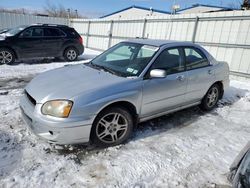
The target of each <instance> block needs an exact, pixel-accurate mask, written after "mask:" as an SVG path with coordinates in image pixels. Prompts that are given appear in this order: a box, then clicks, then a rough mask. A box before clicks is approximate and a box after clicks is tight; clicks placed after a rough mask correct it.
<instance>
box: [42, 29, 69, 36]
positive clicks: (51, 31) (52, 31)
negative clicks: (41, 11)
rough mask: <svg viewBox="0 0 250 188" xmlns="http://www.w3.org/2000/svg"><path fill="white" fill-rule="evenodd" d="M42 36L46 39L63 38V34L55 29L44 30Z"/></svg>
mask: <svg viewBox="0 0 250 188" xmlns="http://www.w3.org/2000/svg"><path fill="white" fill-rule="evenodd" d="M44 36H46V37H62V36H65V33H64V32H63V31H61V30H60V29H56V28H45V29H44Z"/></svg>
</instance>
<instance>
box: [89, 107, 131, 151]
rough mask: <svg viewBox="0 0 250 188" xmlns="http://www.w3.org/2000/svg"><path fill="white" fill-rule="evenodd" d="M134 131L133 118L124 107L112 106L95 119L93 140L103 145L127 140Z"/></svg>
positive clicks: (111, 144)
mask: <svg viewBox="0 0 250 188" xmlns="http://www.w3.org/2000/svg"><path fill="white" fill-rule="evenodd" d="M132 131H133V119H132V116H131V114H130V113H129V112H128V111H127V110H126V109H124V108H119V107H112V108H108V109H106V110H104V111H103V112H101V113H100V114H99V115H98V116H97V118H96V119H95V121H94V124H93V127H92V131H91V137H92V138H91V140H92V142H93V143H94V144H95V145H97V146H101V147H108V146H114V145H118V144H121V143H123V142H125V141H126V140H127V139H128V138H129V137H130V136H131V133H132Z"/></svg>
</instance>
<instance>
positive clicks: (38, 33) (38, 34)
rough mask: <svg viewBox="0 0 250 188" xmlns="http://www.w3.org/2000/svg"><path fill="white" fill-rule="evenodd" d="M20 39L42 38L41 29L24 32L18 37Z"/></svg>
mask: <svg viewBox="0 0 250 188" xmlns="http://www.w3.org/2000/svg"><path fill="white" fill-rule="evenodd" d="M20 36H21V37H25V38H26V37H42V36H43V29H42V28H30V29H27V30H25V31H24V32H23V33H21V35H20Z"/></svg>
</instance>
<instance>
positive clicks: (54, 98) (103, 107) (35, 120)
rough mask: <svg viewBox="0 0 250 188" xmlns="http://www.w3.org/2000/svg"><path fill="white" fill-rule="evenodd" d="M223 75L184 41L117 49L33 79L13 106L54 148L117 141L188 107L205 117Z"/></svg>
mask: <svg viewBox="0 0 250 188" xmlns="http://www.w3.org/2000/svg"><path fill="white" fill-rule="evenodd" d="M228 85H229V69H228V65H227V63H225V62H218V61H216V60H215V59H214V58H213V57H212V56H211V55H210V54H209V53H208V52H207V51H206V50H205V49H203V48H202V47H201V46H199V45H196V44H193V43H190V42H176V41H166V40H149V39H137V40H131V41H126V42H121V43H119V44H117V45H115V46H113V47H112V48H110V49H108V50H107V51H105V52H103V53H102V54H101V55H99V56H97V57H96V58H94V59H93V60H92V61H91V62H89V63H86V64H80V65H72V66H65V67H63V68H58V69H55V70H51V71H48V72H45V73H42V74H40V75H38V76H37V77H35V78H34V79H33V80H32V81H31V82H30V83H29V84H28V85H27V86H26V88H25V92H24V93H25V94H24V95H23V96H22V98H21V101H20V107H21V111H22V115H23V118H24V120H25V121H26V122H27V124H28V126H29V128H30V129H31V131H32V132H34V133H35V134H36V135H37V136H39V137H41V138H43V139H45V140H47V141H49V142H51V143H55V144H76V143H86V142H89V141H91V143H93V144H95V145H98V146H105V147H107V146H112V145H117V144H120V143H123V142H125V141H126V140H128V138H129V137H130V136H131V133H132V131H133V130H134V128H135V127H136V124H137V123H139V122H143V121H147V120H149V119H152V118H155V117H159V116H162V115H165V114H168V113H172V112H175V111H178V110H181V109H184V108H188V107H191V106H194V105H199V106H200V107H201V108H202V109H203V110H212V109H213V108H214V107H215V106H216V104H217V102H218V100H219V99H220V98H222V96H223V92H224V90H225V88H227V87H228Z"/></svg>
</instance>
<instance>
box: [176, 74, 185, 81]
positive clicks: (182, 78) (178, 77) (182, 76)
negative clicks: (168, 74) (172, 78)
mask: <svg viewBox="0 0 250 188" xmlns="http://www.w3.org/2000/svg"><path fill="white" fill-rule="evenodd" d="M184 78H185V77H184V75H180V76H177V77H176V79H177V80H179V81H183V80H184Z"/></svg>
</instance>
